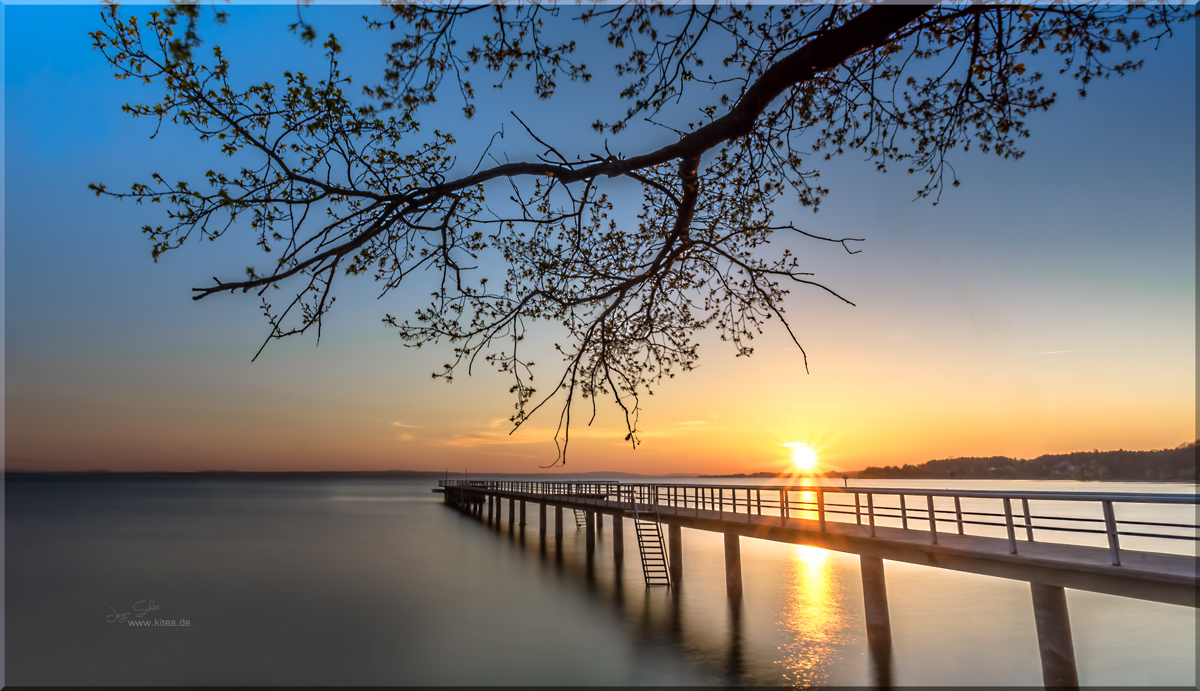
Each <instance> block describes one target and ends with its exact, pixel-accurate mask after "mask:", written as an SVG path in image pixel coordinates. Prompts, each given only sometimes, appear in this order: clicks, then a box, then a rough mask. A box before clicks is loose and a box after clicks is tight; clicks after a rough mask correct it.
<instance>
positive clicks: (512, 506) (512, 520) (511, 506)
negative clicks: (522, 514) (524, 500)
mask: <svg viewBox="0 0 1200 691" xmlns="http://www.w3.org/2000/svg"><path fill="white" fill-rule="evenodd" d="M516 513H517V500H516V499H513V498H512V497H509V498H508V532H510V533H511V532H512V530H513V526H514V525H516V523H517V520H516Z"/></svg>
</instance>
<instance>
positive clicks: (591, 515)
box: [583, 511, 596, 555]
mask: <svg viewBox="0 0 1200 691" xmlns="http://www.w3.org/2000/svg"><path fill="white" fill-rule="evenodd" d="M583 532H584V535H585V536H586V540H587V553H588V554H589V555H591V554H594V553H595V552H596V512H595V511H584V512H583Z"/></svg>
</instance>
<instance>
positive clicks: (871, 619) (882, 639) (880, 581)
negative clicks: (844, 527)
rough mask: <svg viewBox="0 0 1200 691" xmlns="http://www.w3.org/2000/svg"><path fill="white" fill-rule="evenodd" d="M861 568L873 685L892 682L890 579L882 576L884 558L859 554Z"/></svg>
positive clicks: (888, 685) (885, 684) (889, 684)
mask: <svg viewBox="0 0 1200 691" xmlns="http://www.w3.org/2000/svg"><path fill="white" fill-rule="evenodd" d="M858 562H859V568H860V570H861V571H862V582H863V605H864V609H865V610H866V618H867V648H868V650H869V651H870V653H871V663H872V665H871V666H872V668H873V675H872V676H874V680H873V681H874V685H875V686H877V687H880V688H887V687H890V686H891V685H892V620H891V617H890V616H889V615H888V603H887V582H886V581H885V580H884V577H883V560H882V559H880V558H879V557H867V556H861V555H860V556H859V558H858Z"/></svg>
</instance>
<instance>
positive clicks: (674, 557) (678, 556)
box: [667, 525, 683, 587]
mask: <svg viewBox="0 0 1200 691" xmlns="http://www.w3.org/2000/svg"><path fill="white" fill-rule="evenodd" d="M667 554H668V556H669V557H670V567H671V585H673V586H676V587H678V586H679V584H680V583H682V582H683V528H680V527H679V526H677V525H669V526H667Z"/></svg>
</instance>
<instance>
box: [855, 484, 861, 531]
mask: <svg viewBox="0 0 1200 691" xmlns="http://www.w3.org/2000/svg"><path fill="white" fill-rule="evenodd" d="M854 523H855V525H862V507H861V506H860V505H859V501H858V492H855V493H854Z"/></svg>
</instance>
